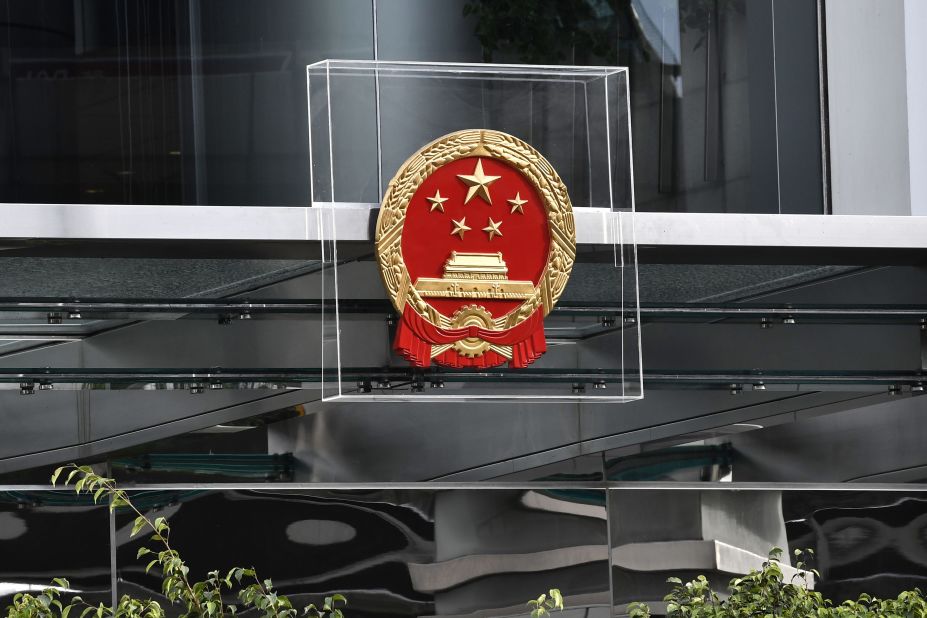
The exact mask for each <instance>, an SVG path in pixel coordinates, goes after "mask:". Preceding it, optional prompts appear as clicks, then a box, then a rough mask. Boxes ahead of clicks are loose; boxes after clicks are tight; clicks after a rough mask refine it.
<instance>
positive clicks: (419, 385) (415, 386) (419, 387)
mask: <svg viewBox="0 0 927 618" xmlns="http://www.w3.org/2000/svg"><path fill="white" fill-rule="evenodd" d="M423 390H425V383H424V382H420V381H418V380H414V381H413V382H412V392H413V393H421V392H422V391H423Z"/></svg>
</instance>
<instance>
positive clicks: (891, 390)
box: [888, 384, 901, 397]
mask: <svg viewBox="0 0 927 618" xmlns="http://www.w3.org/2000/svg"><path fill="white" fill-rule="evenodd" d="M888 394H889V395H890V396H892V397H895V396H896V395H900V394H901V386H899V385H897V384H892V385H891V386H889V387H888Z"/></svg>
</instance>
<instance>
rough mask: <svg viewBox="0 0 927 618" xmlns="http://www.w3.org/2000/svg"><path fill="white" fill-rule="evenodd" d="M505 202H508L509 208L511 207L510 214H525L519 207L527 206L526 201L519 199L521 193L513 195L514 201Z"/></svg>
mask: <svg viewBox="0 0 927 618" xmlns="http://www.w3.org/2000/svg"><path fill="white" fill-rule="evenodd" d="M507 201H508V203H509V206H511V207H512V212H515V211H518V212H520V213H521V214H525V211H524V210H522V209H521V207H522V206H524V205H525V204H527V203H528V200H523V199H521V193H516V194H515V199H513V200H507Z"/></svg>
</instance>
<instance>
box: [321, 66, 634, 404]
mask: <svg viewBox="0 0 927 618" xmlns="http://www.w3.org/2000/svg"><path fill="white" fill-rule="evenodd" d="M307 74H308V75H307V76H308V92H309V110H308V113H309V142H310V147H309V148H310V159H311V179H312V192H311V195H312V206H313V211H314V213H315V216H316V217H317V218H318V221H317V223H318V225H319V229H320V230H321V235H322V239H323V266H324V269H323V274H322V276H321V277H320V282H321V284H320V289H319V294H320V295H321V297H322V299H323V300H324V301H325V307H326V310H325V312H324V313H323V328H322V341H321V346H322V382H323V388H322V392H323V399H324V400H332V399H361V400H387V401H389V400H395V401H402V400H409V401H415V400H423V401H424V400H432V401H434V400H440V401H449V400H467V399H473V400H499V401H506V400H516V399H517V400H537V401H550V400H561V401H562V400H575V401H583V402H595V401H599V402H621V401H629V400H634V399H639V398H641V397H642V396H643V382H642V376H641V354H640V330H639V326H640V325H639V322H640V321H639V314H638V290H637V262H636V248H635V245H634V232H633V214H634V189H633V171H632V160H631V129H630V109H629V101H628V74H627V69H624V68H620V67H581V66H534V65H493V64H442V63H417V62H415V63H413V62H380V61H355V60H326V61H323V62H319V63H316V64H312V65H309V67H308V68H307ZM465 129H490V130H496V131H502V132H505V133H507V134H509V135H512V136H515V137H517V138H519V139H520V140H523V141H524V142H526V143H528V144H530V145H531V146H532V147H533V148H535V149H536V150H537V151H539V152H540V153H541V154H542V155H543V156H544V157H545V158H546V159H547V160H548V161H549V162H550V163H551V165H552V166H553V167H554V169H556V171H557V173H558V174H559V176H560V177H561V178H562V179H563V182H564V183H565V185H566V187H567V189H568V191H569V195H570V200H571V202H572V205H573V213H574V218H575V222H576V262H575V264H574V266H573V270H572V274H571V276H570V279H569V282H568V283H567V285H566V288H565V289H564V291H563V294H562V296H561V297H560V300H559V302H558V303H557V305H556V306H555V307H554V308H553V310H552V311H551V313H550V314H549V315H548V316H547V317H546V319H545V320H544V334H545V338H546V341H547V351H546V353H545V354H544V355H543V356H541V357H540V358H539V359H538V360H537V361H535V362H534V363H532V364H530V365H529V366H527V367H524V368H511V367H509V366H508V365H501V366H497V367H492V368H488V369H467V368H464V369H453V368H448V367H444V366H439V365H436V364H432V365H431V366H429V367H418V368H415V367H412V366H410V364H409V363H408V362H407V361H406V359H405V358H403V357H402V356H401V355H399V354H398V353H396V352H395V351H394V349H393V338H394V337H395V331H396V328H397V322H398V321H399V320H400V316H399V315H397V313H396V311H395V310H394V309H393V307H392V305H391V304H390V301H389V299H388V298H387V295H386V291H385V288H384V285H383V283H382V281H381V279H380V274H379V269H378V266H377V261H376V257H375V255H374V254H373V248H372V246H373V245H372V242H371V241H372V240H373V237H374V229H375V226H376V221H377V212H378V208H379V205H380V202H381V200H382V199H383V196H384V192H385V191H386V190H387V186H388V183H389V182H390V180H391V179H392V178H393V177H394V175H395V174H396V173H397V171H398V170H399V169H400V168H401V167H402V166H403V164H404V162H405V161H406V160H407V159H408V158H409V157H410V156H411V155H413V154H414V153H415V152H417V151H418V150H419V149H421V148H422V147H423V146H425V145H426V144H429V143H430V142H432V141H434V140H436V139H437V138H439V137H442V136H444V135H447V134H449V133H452V132H455V131H461V130H465Z"/></svg>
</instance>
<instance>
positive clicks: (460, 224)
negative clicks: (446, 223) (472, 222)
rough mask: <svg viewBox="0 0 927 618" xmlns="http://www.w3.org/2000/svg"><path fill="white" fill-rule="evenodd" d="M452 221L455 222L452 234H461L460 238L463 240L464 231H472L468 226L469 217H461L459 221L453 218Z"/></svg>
mask: <svg viewBox="0 0 927 618" xmlns="http://www.w3.org/2000/svg"><path fill="white" fill-rule="evenodd" d="M451 221H453V222H454V229H453V230H451V236H453V235H454V234H457V235H458V236H460V240H463V237H464V232H469V231H470V228H469V227H467V218H466V217H461V218H460V221H457V220H455V219H451Z"/></svg>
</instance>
